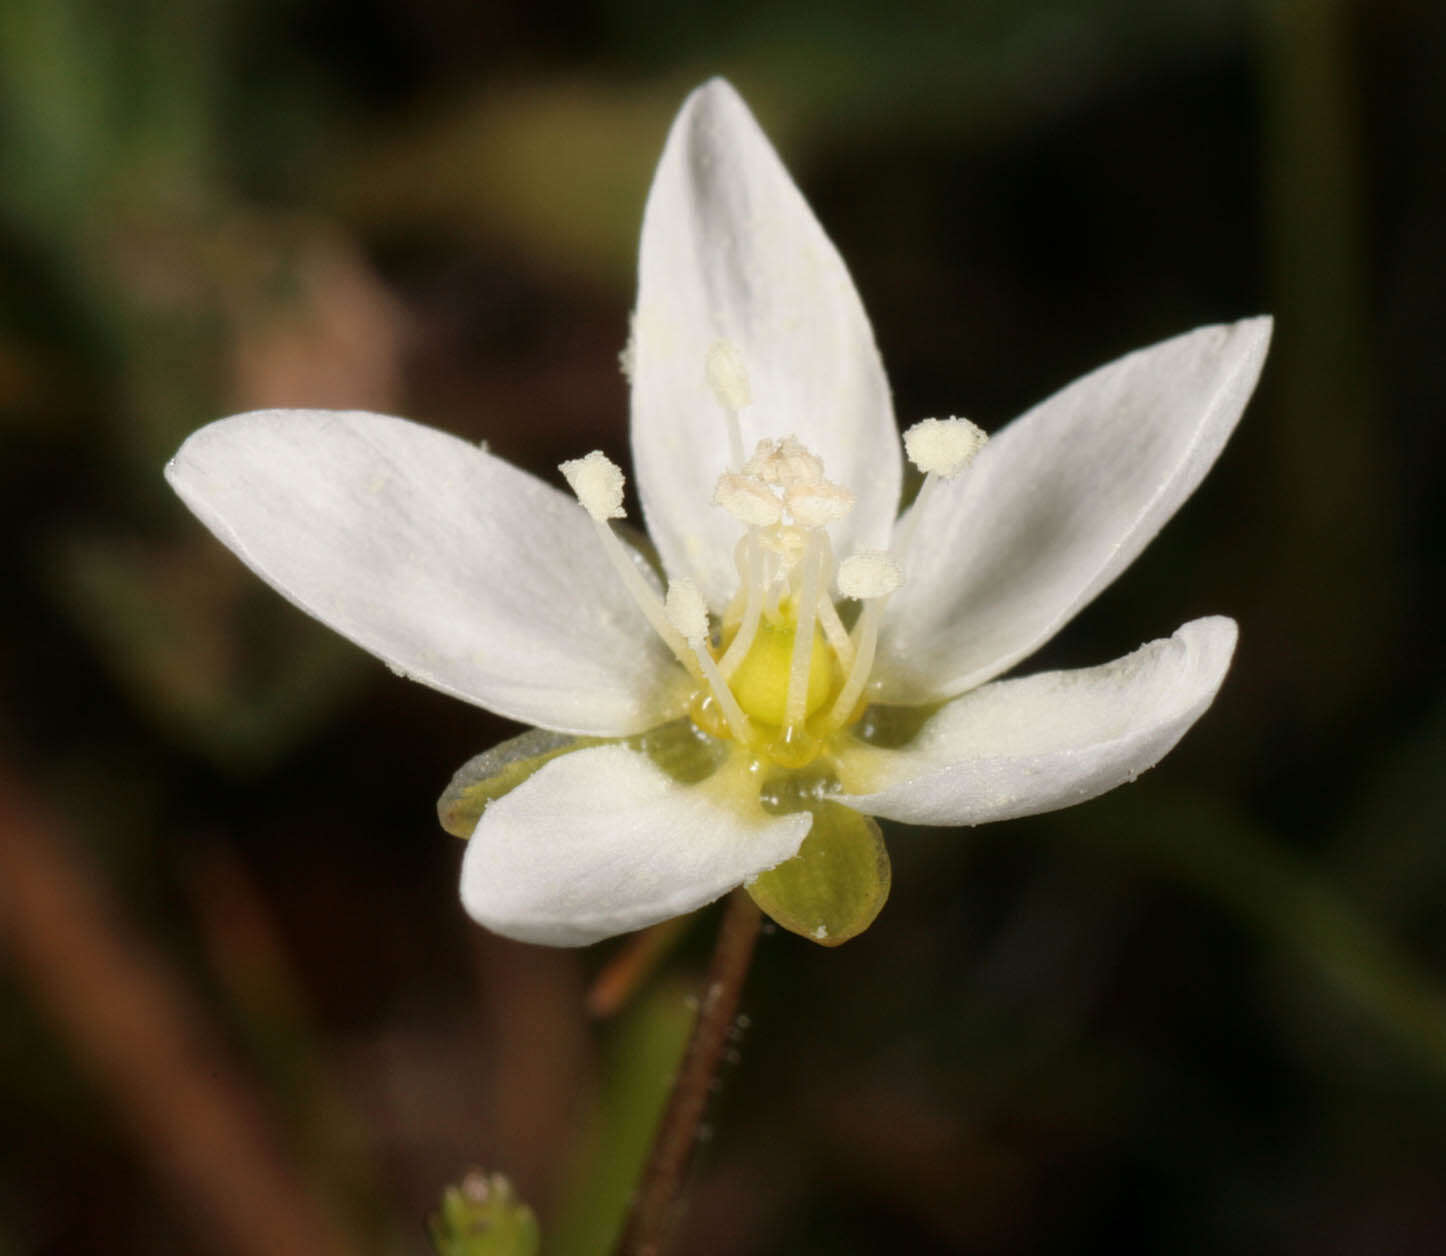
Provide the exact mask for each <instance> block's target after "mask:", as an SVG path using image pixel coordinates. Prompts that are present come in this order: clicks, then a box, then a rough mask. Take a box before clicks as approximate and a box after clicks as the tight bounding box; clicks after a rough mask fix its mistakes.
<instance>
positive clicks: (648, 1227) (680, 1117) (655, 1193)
mask: <svg viewBox="0 0 1446 1256" xmlns="http://www.w3.org/2000/svg"><path fill="white" fill-rule="evenodd" d="M761 923H762V914H761V913H760V912H759V910H758V908H757V906H755V904H754V902H753V900H752V899H751V898H749V897H748V895H747V893H746V892H744V891H743V890H734V891H733V893H732V895H731V896H730V897H729V899H728V904H727V907H726V908H725V909H724V915H723V923H722V924H721V925H720V926H719V929H718V941H717V943H716V945H715V946H714V948H713V962H712V963H711V964H710V965H709V968H708V981H707V984H706V985H705V986H704V988H703V995H702V998H701V1000H700V1001H699V1005H698V1019H697V1021H696V1023H695V1024H694V1025H693V1036H692V1037H691V1038H690V1039H689V1041H688V1049H687V1051H686V1052H685V1053H684V1055H683V1063H682V1065H681V1067H680V1068H679V1069H678V1077H677V1080H676V1081H675V1082H674V1083H673V1093H672V1094H671V1095H670V1096H669V1097H668V1106H667V1108H666V1109H665V1110H664V1112H663V1119H662V1121H661V1122H660V1123H659V1125H658V1133H657V1136H656V1138H655V1139H654V1140H653V1151H652V1154H651V1155H650V1156H649V1158H648V1165H647V1168H646V1169H644V1170H643V1176H642V1180H641V1182H640V1183H639V1184H638V1190H637V1194H636V1195H635V1196H634V1198H633V1204H632V1208H631V1209H630V1210H629V1213H628V1218H627V1223H626V1224H625V1225H624V1226H623V1234H622V1238H621V1240H620V1241H619V1243H618V1247H617V1256H661V1254H662V1252H663V1245H664V1243H665V1242H666V1241H667V1236H668V1229H669V1227H670V1225H671V1224H672V1222H673V1220H674V1218H675V1216H676V1214H677V1202H678V1194H679V1191H680V1190H681V1189H682V1185H683V1176H684V1174H685V1172H686V1171H687V1168H688V1161H689V1159H690V1158H691V1156H692V1152H693V1146H694V1144H695V1142H696V1141H697V1137H698V1123H699V1121H701V1120H702V1117H703V1110H704V1108H705V1107H706V1106H707V1103H708V1095H709V1091H710V1086H711V1083H712V1081H713V1077H714V1075H715V1074H716V1073H717V1072H718V1064H719V1062H720V1061H721V1060H722V1058H723V1052H724V1050H725V1048H726V1047H727V1045H728V1031H729V1029H730V1028H731V1027H732V1025H733V1017H734V1014H735V1013H736V1012H737V1011H738V997H739V995H740V994H741V993H742V991H743V982H744V979H745V978H746V977H747V976H748V966H749V963H750V962H751V961H752V959H753V947H754V944H755V943H756V942H757V941H758V929H759V925H760V924H761Z"/></svg>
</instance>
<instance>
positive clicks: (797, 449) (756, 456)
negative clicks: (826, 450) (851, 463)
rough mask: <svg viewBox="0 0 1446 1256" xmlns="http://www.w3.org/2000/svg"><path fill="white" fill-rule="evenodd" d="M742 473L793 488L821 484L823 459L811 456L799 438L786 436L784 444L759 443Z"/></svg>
mask: <svg viewBox="0 0 1446 1256" xmlns="http://www.w3.org/2000/svg"><path fill="white" fill-rule="evenodd" d="M743 470H744V471H745V472H746V473H747V474H748V475H753V476H757V477H758V478H759V479H760V480H762V481H763V482H764V483H765V484H777V485H779V486H780V487H782V488H791V487H793V486H794V485H796V484H817V483H818V482H819V481H820V480H822V479H823V459H822V458H820V457H819V456H818V455H817V454H815V453H811V452H810V451H809V449H808V447H807V446H806V445H805V444H803V442H802V441H800V440H799V439H798V438H797V437H796V436H785V437H784V438H783V439H782V440H761V441H759V442H758V446H757V448H755V449H754V451H753V456H752V457H751V458H749V459H748V461H747V462H746V463H744V465H743Z"/></svg>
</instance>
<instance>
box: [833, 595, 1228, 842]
mask: <svg viewBox="0 0 1446 1256" xmlns="http://www.w3.org/2000/svg"><path fill="white" fill-rule="evenodd" d="M1235 635H1236V632H1235V623H1234V621H1233V620H1229V619H1224V618H1219V617H1212V618H1208V619H1197V620H1194V621H1193V622H1191V623H1188V624H1186V625H1185V626H1184V627H1183V628H1181V629H1180V630H1179V631H1178V632H1176V633H1175V635H1174V636H1173V637H1169V638H1167V639H1164V640H1160V641H1152V642H1150V643H1149V644H1148V645H1144V646H1141V647H1140V649H1138V650H1136V651H1135V652H1134V653H1133V654H1129V655H1126V656H1125V657H1124V658H1122V659H1117V660H1115V662H1113V663H1107V664H1105V665H1104V666H1103V667H1092V668H1087V669H1084V670H1081V671H1067V672H1044V673H1041V674H1040V675H1037V676H1026V677H1023V678H1022V679H1019V680H1001V681H996V682H995V683H994V684H992V685H985V686H984V687H983V688H982V689H976V690H974V691H973V692H972V693H966V694H965V695H964V696H963V697H962V698H955V699H954V701H952V702H950V703H948V704H946V705H945V706H943V707H941V708H940V710H939V711H938V713H937V714H935V715H934V716H933V717H932V718H931V719H930V720H929V722H928V723H927V724H925V725H924V727H923V729H922V730H920V732H919V734H918V736H917V737H916V738H915V739H914V740H913V741H912V742H911V743H910V744H909V745H908V746H906V747H904V748H903V749H901V750H882V749H878V748H874V747H862V748H858V749H854V750H851V751H849V752H847V753H846V754H845V755H844V756H843V759H842V762H841V765H840V773H839V779H840V780H841V781H842V782H843V787H844V789H845V791H846V793H845V794H844V795H843V796H842V797H840V798H838V799H837V801H839V802H841V803H844V804H846V805H848V806H850V807H855V808H857V809H858V810H859V811H863V812H867V813H868V814H870V815H877V816H885V817H888V818H889V819H893V820H902V821H905V822H906V823H910V824H981V823H983V822H985V821H988V820H1008V819H1011V818H1013V817H1015V816H1028V815H1037V814H1038V813H1040V812H1042V811H1055V810H1057V809H1059V808H1060V807H1069V806H1072V805H1074V804H1075V803H1077V802H1083V801H1085V799H1087V798H1094V797H1095V796H1096V795H1098V794H1103V793H1104V792H1105V791H1106V790H1110V789H1114V788H1115V786H1116V785H1123V784H1124V783H1125V782H1126V781H1132V780H1134V778H1135V777H1136V776H1137V775H1139V773H1141V772H1143V771H1144V770H1145V769H1146V768H1149V767H1153V766H1154V765H1155V764H1156V763H1158V762H1159V761H1160V759H1162V758H1163V757H1164V756H1165V754H1166V753H1167V752H1168V751H1170V750H1171V749H1172V748H1173V747H1174V745H1175V743H1176V742H1177V741H1179V740H1180V738H1181V737H1182V736H1184V734H1185V731H1186V730H1187V729H1188V728H1189V727H1190V725H1191V724H1193V723H1194V722H1195V721H1196V720H1197V719H1198V718H1199V717H1200V715H1201V714H1202V713H1203V712H1204V711H1205V708H1206V707H1208V706H1209V705H1210V703H1211V701H1212V700H1213V699H1214V697H1215V694H1216V691H1217V690H1218V689H1219V688H1220V682H1221V681H1222V680H1223V679H1224V678H1225V672H1226V669H1227V668H1228V667H1229V666H1230V657H1231V654H1232V653H1233V652H1234V649H1235Z"/></svg>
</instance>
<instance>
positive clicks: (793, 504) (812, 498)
mask: <svg viewBox="0 0 1446 1256" xmlns="http://www.w3.org/2000/svg"><path fill="white" fill-rule="evenodd" d="M783 500H784V504H785V505H786V506H787V507H788V513H789V514H790V515H792V516H793V521H794V523H796V524H798V525H799V527H802V528H822V527H824V526H826V525H827V524H830V523H833V522H834V521H835V520H836V519H842V518H843V517H844V516H845V515H846V514H848V512H849V511H850V510H852V509H853V504H854V495H853V494H852V493H850V492H849V491H848V489H846V488H844V487H843V486H842V485H839V484H831V483H829V481H827V480H820V481H819V482H818V483H817V484H795V485H793V486H792V487H790V488H789V489H788V491H787V492H786V493H785V494H784V496H783Z"/></svg>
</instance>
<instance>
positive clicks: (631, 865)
mask: <svg viewBox="0 0 1446 1256" xmlns="http://www.w3.org/2000/svg"><path fill="white" fill-rule="evenodd" d="M811 823H812V817H811V816H809V815H808V814H807V813H806V812H804V813H799V814H795V815H789V816H770V815H768V814H767V813H766V812H764V810H763V808H762V807H761V806H760V805H759V802H758V783H757V781H756V780H753V779H752V778H751V777H750V776H749V774H748V772H747V764H746V763H745V762H737V763H735V764H733V765H732V766H728V765H725V766H724V767H723V768H722V769H720V770H719V772H718V773H716V774H715V775H714V776H712V777H710V778H708V779H707V780H706V781H704V782H702V783H701V784H698V785H679V784H678V783H677V782H676V781H674V780H672V779H671V778H670V777H668V776H667V775H665V774H664V773H663V772H662V771H661V770H660V769H659V768H658V767H657V766H656V765H655V764H654V763H653V761H652V760H651V759H649V758H648V757H647V756H646V755H645V754H643V753H641V752H639V751H634V750H630V749H628V748H626V747H624V746H620V745H611V746H598V747H596V748H594V749H591V750H579V751H576V752H574V753H573V754H567V755H563V756H562V757H561V758H560V759H555V760H553V762H551V763H549V764H548V765H547V766H546V767H545V768H543V769H542V770H541V771H540V772H538V773H537V774H536V775H535V776H533V777H531V778H530V779H529V780H527V781H526V782H525V783H524V784H522V785H520V786H518V788H517V789H515V790H513V791H512V792H511V793H510V794H507V795H505V796H504V797H502V798H500V799H498V800H497V801H496V802H494V803H493V804H492V805H491V806H489V807H488V808H487V810H486V811H484V812H483V813H482V819H481V821H480V822H479V823H478V825H477V830H476V832H475V833H474V834H473V835H472V838H471V840H470V841H469V842H468V843H467V854H466V857H465V858H464V859H463V861H462V905H463V906H464V907H465V908H466V909H467V912H468V914H469V915H471V916H472V918H473V919H474V920H476V921H477V922H478V923H480V924H483V925H485V926H486V927H487V928H489V929H491V930H492V931H493V932H495V933H501V934H505V935H506V936H507V937H510V938H518V939H520V940H521V941H523V942H540V943H543V944H545V945H547V946H586V945H587V944H588V943H590V942H596V941H598V940H599V939H600V938H606V937H611V936H612V935H613V934H615V933H626V932H628V931H629V930H632V929H641V928H643V927H644V926H646V925H650V924H656V923H657V922H658V921H660V920H667V919H669V918H671V917H673V916H680V915H682V914H683V913H684V912H690V911H693V910H694V909H696V908H698V907H701V906H703V904H705V903H710V902H712V901H713V900H714V899H715V898H717V897H719V896H720V895H722V894H726V893H727V892H728V891H729V890H730V889H732V888H733V887H734V886H735V885H740V884H742V883H743V882H744V881H745V880H747V879H748V878H750V877H753V876H756V875H757V874H758V873H760V872H763V871H765V870H766V869H768V868H772V867H775V866H776V865H778V864H780V863H782V862H783V861H784V860H785V859H791V858H792V857H793V856H794V855H795V854H797V853H798V847H799V845H800V843H801V842H802V841H803V838H804V835H805V834H806V833H807V832H808V828H809V825H810V824H811Z"/></svg>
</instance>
